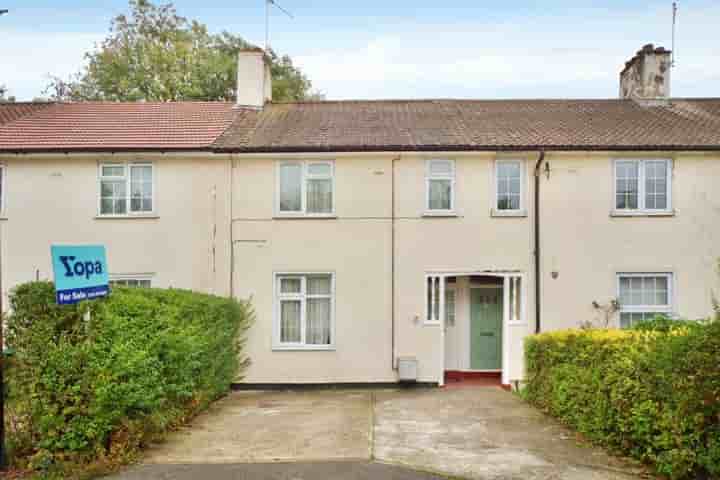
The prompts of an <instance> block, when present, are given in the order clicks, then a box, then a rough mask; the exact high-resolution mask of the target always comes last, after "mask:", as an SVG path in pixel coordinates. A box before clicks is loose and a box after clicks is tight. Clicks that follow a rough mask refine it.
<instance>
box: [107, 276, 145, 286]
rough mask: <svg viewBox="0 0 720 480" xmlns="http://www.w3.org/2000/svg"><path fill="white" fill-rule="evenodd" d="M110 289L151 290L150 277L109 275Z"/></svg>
mask: <svg viewBox="0 0 720 480" xmlns="http://www.w3.org/2000/svg"><path fill="white" fill-rule="evenodd" d="M109 283H110V287H111V288H112V287H116V286H121V287H137V288H151V287H152V275H148V274H143V275H136V274H130V275H110V279H109Z"/></svg>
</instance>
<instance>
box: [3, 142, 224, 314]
mask: <svg viewBox="0 0 720 480" xmlns="http://www.w3.org/2000/svg"><path fill="white" fill-rule="evenodd" d="M121 160H128V161H152V162H153V165H154V175H155V190H156V196H155V202H156V215H155V216H153V217H152V218H128V219H125V218H123V219H99V218H97V214H98V191H99V184H98V163H99V162H101V161H107V162H112V161H121ZM0 162H2V163H3V164H4V165H5V171H6V172H5V173H6V179H5V185H4V187H5V189H6V191H5V201H6V208H5V211H4V213H3V216H4V219H3V220H0V241H1V250H2V281H3V293H4V294H5V295H7V293H8V291H9V289H10V288H12V287H13V286H15V285H17V284H19V283H22V282H27V281H30V280H34V279H35V278H36V275H37V276H38V277H39V278H40V279H49V280H52V278H53V274H52V264H51V261H50V245H51V244H62V243H65V244H90V243H97V244H103V245H105V246H106V247H107V256H108V267H109V270H110V272H109V273H110V274H111V275H112V274H139V273H149V274H152V275H153V276H152V283H153V286H157V287H176V288H187V289H193V290H197V291H201V292H209V293H215V294H219V295H227V294H228V292H229V261H228V255H229V243H228V239H229V233H230V232H229V222H228V218H229V208H228V206H229V201H228V187H229V182H228V173H229V169H230V163H229V159H228V158H227V157H223V156H219V155H216V156H214V157H209V156H208V155H205V156H203V157H197V158H193V157H181V156H173V155H130V156H124V155H113V156H111V155H79V156H64V155H56V156H49V157H37V156H5V157H0ZM213 192H214V193H213ZM213 252H214V253H213ZM6 308H7V307H6Z"/></svg>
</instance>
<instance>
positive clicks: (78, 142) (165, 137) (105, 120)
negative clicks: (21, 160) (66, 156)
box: [0, 102, 235, 152]
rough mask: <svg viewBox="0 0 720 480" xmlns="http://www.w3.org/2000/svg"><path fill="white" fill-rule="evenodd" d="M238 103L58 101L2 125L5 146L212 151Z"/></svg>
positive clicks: (1, 145)
mask: <svg viewBox="0 0 720 480" xmlns="http://www.w3.org/2000/svg"><path fill="white" fill-rule="evenodd" d="M233 107H234V104H233V103H231V102H176V103H150V102H148V103H110V102H89V103H55V104H50V105H48V106H47V107H46V108H41V109H36V110H34V111H33V112H30V113H29V114H27V115H25V116H21V117H16V118H14V119H11V120H10V121H9V122H7V123H5V124H4V125H0V151H2V150H5V151H25V152H38V151H41V152H45V151H62V152H65V151H78V150H84V151H105V150H120V151H126V150H200V149H206V150H207V149H209V147H210V145H211V144H212V143H213V141H214V140H215V139H216V138H217V137H218V136H219V135H220V134H222V133H223V131H224V130H225V129H226V128H227V127H228V126H229V125H230V124H231V123H232V120H233V118H234V116H235V112H234V110H233ZM2 108H4V107H0V110H2ZM0 115H2V114H0Z"/></svg>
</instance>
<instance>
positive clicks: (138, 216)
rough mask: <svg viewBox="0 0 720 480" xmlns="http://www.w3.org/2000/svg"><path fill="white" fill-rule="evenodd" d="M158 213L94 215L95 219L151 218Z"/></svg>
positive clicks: (155, 216)
mask: <svg viewBox="0 0 720 480" xmlns="http://www.w3.org/2000/svg"><path fill="white" fill-rule="evenodd" d="M158 218H160V215H154V214H153V215H96V216H95V220H153V219H158Z"/></svg>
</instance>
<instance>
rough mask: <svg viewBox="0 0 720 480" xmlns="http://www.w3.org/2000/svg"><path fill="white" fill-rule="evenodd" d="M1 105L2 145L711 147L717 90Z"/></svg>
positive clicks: (33, 148)
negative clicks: (553, 96)
mask: <svg viewBox="0 0 720 480" xmlns="http://www.w3.org/2000/svg"><path fill="white" fill-rule="evenodd" d="M9 105H10V104H0V151H18V152H45V151H48V152H52V151H60V152H69V151H133V150H165V151H169V150H211V149H212V150H215V151H220V152H223V151H225V152H227V151H234V152H332V151H422V150H430V151H432V150H435V151H439V150H448V151H452V150H531V149H541V148H543V149H557V150H720V98H714V99H673V100H672V101H671V102H670V103H669V104H667V105H662V106H655V107H643V106H640V105H638V104H637V103H635V102H633V101H631V100H387V101H371V100H368V101H326V102H308V103H303V102H298V103H274V104H273V103H271V104H268V105H267V106H266V107H265V108H264V109H263V110H261V111H260V110H250V109H238V108H235V107H234V105H233V104H232V103H230V102H177V103H92V102H91V103H55V104H14V106H9Z"/></svg>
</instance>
